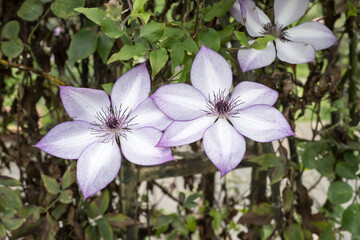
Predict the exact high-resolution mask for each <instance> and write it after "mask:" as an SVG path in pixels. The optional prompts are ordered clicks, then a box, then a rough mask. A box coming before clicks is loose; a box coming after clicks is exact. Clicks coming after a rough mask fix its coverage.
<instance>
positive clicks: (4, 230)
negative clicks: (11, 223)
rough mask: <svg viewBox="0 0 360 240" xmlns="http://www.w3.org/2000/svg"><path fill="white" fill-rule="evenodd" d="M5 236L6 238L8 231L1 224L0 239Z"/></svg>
mask: <svg viewBox="0 0 360 240" xmlns="http://www.w3.org/2000/svg"><path fill="white" fill-rule="evenodd" d="M5 236H6V229H5V227H4V225H2V224H1V223H0V237H5Z"/></svg>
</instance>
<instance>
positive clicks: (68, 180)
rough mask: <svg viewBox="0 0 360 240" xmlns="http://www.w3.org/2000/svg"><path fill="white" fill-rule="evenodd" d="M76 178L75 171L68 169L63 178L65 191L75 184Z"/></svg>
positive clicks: (62, 184)
mask: <svg viewBox="0 0 360 240" xmlns="http://www.w3.org/2000/svg"><path fill="white" fill-rule="evenodd" d="M75 177H76V173H75V169H73V168H71V167H68V168H67V169H66V171H65V173H64V175H63V177H62V180H61V188H62V189H63V190H65V189H66V188H68V187H69V186H70V185H71V184H73V183H74V182H75Z"/></svg>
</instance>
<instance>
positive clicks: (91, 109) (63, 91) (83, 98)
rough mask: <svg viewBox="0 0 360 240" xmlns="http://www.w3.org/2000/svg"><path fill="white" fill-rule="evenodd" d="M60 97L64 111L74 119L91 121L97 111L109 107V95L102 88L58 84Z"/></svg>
mask: <svg viewBox="0 0 360 240" xmlns="http://www.w3.org/2000/svg"><path fill="white" fill-rule="evenodd" d="M60 97H61V100H62V103H63V105H64V108H65V110H66V112H67V113H68V114H69V116H70V117H71V118H73V119H74V120H83V121H87V122H89V123H92V122H94V121H96V118H95V116H96V115H97V113H98V112H101V111H102V110H103V109H107V108H109V107H110V99H109V96H108V95H107V94H106V92H104V91H102V90H97V89H89V88H75V87H69V86H60Z"/></svg>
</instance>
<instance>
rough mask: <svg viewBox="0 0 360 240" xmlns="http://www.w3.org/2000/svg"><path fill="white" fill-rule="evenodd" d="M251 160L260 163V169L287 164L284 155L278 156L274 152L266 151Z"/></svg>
mask: <svg viewBox="0 0 360 240" xmlns="http://www.w3.org/2000/svg"><path fill="white" fill-rule="evenodd" d="M249 161H250V162H253V163H256V164H258V165H260V166H261V168H260V170H268V169H269V168H272V167H277V166H280V165H284V164H285V159H284V158H283V157H276V156H275V155H274V154H273V153H266V154H263V155H260V156H258V157H254V158H251V159H249Z"/></svg>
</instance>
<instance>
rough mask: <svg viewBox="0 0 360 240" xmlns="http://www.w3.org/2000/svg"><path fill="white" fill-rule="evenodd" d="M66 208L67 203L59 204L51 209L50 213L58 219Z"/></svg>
mask: <svg viewBox="0 0 360 240" xmlns="http://www.w3.org/2000/svg"><path fill="white" fill-rule="evenodd" d="M66 210H67V205H65V204H59V205H57V206H56V208H55V209H54V210H52V211H51V215H52V216H53V217H54V218H55V219H56V220H58V219H59V218H60V217H61V215H63V214H64V213H65V212H66Z"/></svg>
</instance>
